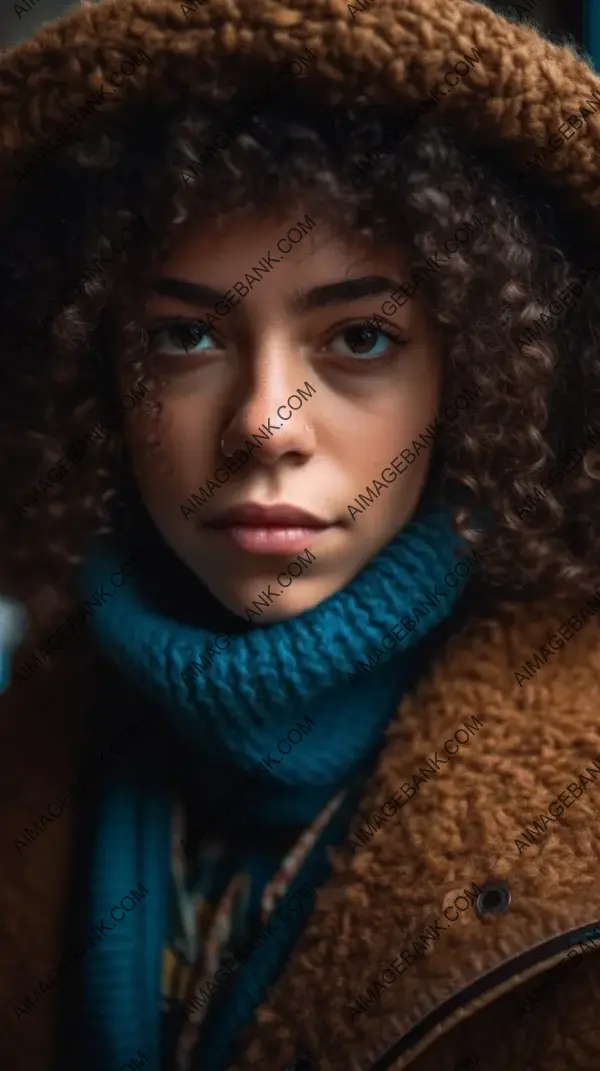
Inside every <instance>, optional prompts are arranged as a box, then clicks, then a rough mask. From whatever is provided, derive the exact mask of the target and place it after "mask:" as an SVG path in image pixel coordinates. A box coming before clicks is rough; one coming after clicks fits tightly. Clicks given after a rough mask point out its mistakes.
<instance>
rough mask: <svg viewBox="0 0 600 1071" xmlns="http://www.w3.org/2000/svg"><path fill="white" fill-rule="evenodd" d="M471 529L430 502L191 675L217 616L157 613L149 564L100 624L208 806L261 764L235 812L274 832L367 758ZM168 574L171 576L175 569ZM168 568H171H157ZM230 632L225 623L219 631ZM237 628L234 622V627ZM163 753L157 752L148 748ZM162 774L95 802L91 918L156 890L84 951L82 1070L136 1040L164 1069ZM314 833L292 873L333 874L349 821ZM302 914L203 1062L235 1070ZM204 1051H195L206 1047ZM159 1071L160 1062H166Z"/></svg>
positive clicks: (269, 949)
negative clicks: (301, 727) (241, 1039)
mask: <svg viewBox="0 0 600 1071" xmlns="http://www.w3.org/2000/svg"><path fill="white" fill-rule="evenodd" d="M460 545H461V540H460V539H459V538H458V537H457V536H456V535H455V534H454V533H453V532H452V528H451V523H450V513H449V509H446V508H440V507H437V508H430V507H427V509H424V508H423V507H422V508H421V510H420V511H419V514H418V516H416V517H415V519H414V520H413V521H412V522H411V523H410V524H409V525H408V526H407V528H406V529H404V530H403V531H402V532H401V533H399V535H398V536H396V537H395V538H394V539H393V540H392V541H391V542H390V543H389V544H388V545H387V546H386V547H385V548H384V549H383V550H382V551H381V552H380V553H379V554H378V555H377V556H376V557H375V558H374V559H373V560H372V561H371V562H370V563H369V564H368V565H367V566H366V567H365V568H364V569H363V570H362V572H361V573H360V574H359V576H357V577H356V578H355V579H354V580H353V581H352V582H351V583H350V584H349V585H348V586H347V587H346V588H345V589H344V590H343V591H340V592H337V593H336V594H334V595H333V596H331V597H330V598H328V599H326V600H325V601H324V602H323V603H321V604H320V605H319V606H317V607H316V608H314V609H313V610H310V611H308V612H306V613H304V614H302V615H301V616H299V617H297V618H294V619H291V620H288V621H283V622H278V623H275V624H272V625H267V626H262V627H260V628H257V627H249V628H247V629H245V630H244V631H241V632H240V631H239V629H238V634H237V635H236V634H235V633H234V631H233V621H232V632H231V640H232V642H231V645H230V647H229V648H228V649H227V650H224V651H223V652H222V653H220V654H219V655H218V657H215V658H214V659H213V661H212V665H210V667H209V668H208V669H207V671H206V674H205V676H201V677H199V678H198V679H196V680H191V681H189V679H188V680H187V682H184V680H183V679H182V676H181V674H182V671H184V670H185V668H186V666H187V665H188V664H189V663H190V662H192V661H194V660H197V659H198V658H199V657H200V656H201V654H202V653H203V652H204V651H206V650H207V649H208V647H209V646H210V645H212V644H213V642H214V639H215V635H216V630H214V629H213V628H211V627H210V626H209V624H208V622H206V623H204V624H202V625H197V626H196V627H192V626H191V625H190V624H189V623H188V624H185V625H184V624H181V623H180V621H178V620H177V618H176V615H175V614H171V615H165V614H164V613H163V614H162V615H161V613H160V612H159V611H158V610H157V609H155V607H154V606H153V605H152V602H151V601H150V598H149V591H150V590H151V588H152V583H151V578H152V576H153V572H155V570H153V565H154V562H153V561H152V560H147V561H146V563H145V567H144V568H140V569H139V570H138V571H137V572H135V573H134V575H133V576H132V577H131V578H130V580H129V581H128V583H127V584H125V585H124V586H123V587H122V588H121V589H120V590H119V592H118V593H117V594H116V595H115V596H114V597H113V598H111V599H108V600H107V601H106V603H105V605H104V606H103V607H102V608H101V609H99V610H98V611H97V613H96V614H95V616H94V618H93V627H94V629H95V631H96V634H97V637H98V639H99V642H100V643H101V645H102V646H103V648H104V649H105V651H106V652H107V654H108V655H109V657H110V659H111V660H112V661H113V663H114V664H115V665H116V666H117V668H118V669H119V670H120V671H121V672H122V673H123V674H124V675H125V676H127V677H129V678H130V679H131V681H132V682H133V683H134V684H135V685H136V686H137V687H138V688H139V689H140V690H141V691H142V692H143V693H145V694H146V695H147V696H148V698H149V699H151V700H153V701H154V702H155V703H156V704H157V705H158V707H159V709H160V711H161V716H162V717H164V719H165V721H166V723H167V724H168V726H169V728H170V730H171V732H172V733H173V734H174V735H175V736H176V738H178V740H179V741H180V744H181V747H182V752H185V753H187V754H188V756H191V757H192V759H193V766H194V769H195V771H196V777H195V778H194V781H195V787H196V789H197V792H198V797H197V798H198V802H199V804H201V803H202V800H204V802H205V803H206V805H207V806H209V805H212V807H213V808H214V799H215V793H216V794H217V797H218V794H219V792H220V794H221V795H222V796H224V797H226V796H227V794H228V789H229V788H230V778H231V775H232V773H233V774H235V772H236V771H237V772H238V773H239V772H247V773H250V774H254V775H256V780H255V781H252V785H251V791H250V796H249V799H248V801H246V797H245V799H244V804H243V806H240V807H239V809H236V806H235V803H234V805H233V812H232V820H234V821H235V823H236V825H237V826H238V827H239V826H240V824H243V823H247V824H248V825H249V826H250V825H252V827H253V829H254V830H256V829H260V827H261V825H262V826H263V827H264V829H265V830H268V829H273V828H275V827H276V826H278V825H281V824H282V823H288V824H289V823H294V824H296V823H302V822H309V821H310V820H312V819H313V818H314V817H315V815H316V814H317V813H318V811H319V809H320V808H321V807H322V806H323V805H324V803H326V802H327V800H328V799H329V798H330V797H331V796H332V795H333V794H334V793H335V792H336V791H338V790H339V788H340V787H344V786H346V785H350V784H351V783H352V781H353V779H354V780H355V779H356V775H357V772H358V773H360V771H361V769H363V768H364V769H366V768H367V766H368V764H369V762H370V760H371V759H372V758H374V755H375V754H376V751H377V749H378V748H379V747H380V746H381V743H382V740H383V733H384V730H385V728H386V726H387V724H388V723H389V721H390V718H391V717H392V716H393V714H394V711H395V708H396V705H397V702H398V700H399V698H400V696H401V695H402V692H403V690H404V689H405V687H406V686H407V683H408V682H409V681H410V680H411V679H412V675H413V673H414V666H415V652H414V648H415V645H416V644H417V643H418V642H419V641H420V640H422V639H423V637H424V635H425V634H426V633H427V632H428V631H430V630H431V629H433V628H434V627H435V626H436V625H438V624H439V623H440V622H441V621H442V620H443V619H444V618H445V617H447V615H448V614H449V613H450V612H451V610H452V608H453V606H454V605H455V603H456V600H457V598H458V596H459V595H460V592H461V590H462V583H463V582H460V583H459V585H458V586H457V587H456V588H453V589H452V592H451V593H450V589H449V588H448V587H447V586H446V585H443V577H444V576H445V575H446V574H447V573H448V571H449V570H451V569H452V568H453V566H454V564H455V562H456V549H457V547H459V546H460ZM130 556H131V547H126V546H123V545H119V542H118V541H116V540H111V541H110V542H109V541H106V542H104V543H103V544H100V545H99V546H98V547H97V548H96V549H95V550H94V551H93V553H92V554H91V555H90V557H89V560H88V562H87V565H86V567H85V569H84V570H83V577H82V583H83V589H84V591H85V592H86V594H87V595H88V597H89V594H90V591H91V590H92V589H98V588H99V587H100V585H102V584H103V583H104V584H107V582H108V578H109V577H110V576H111V574H114V573H115V572H116V571H117V570H118V569H119V566H120V564H121V563H122V562H123V561H125V560H127V558H128V557H130ZM166 579H167V578H166V577H165V580H166ZM161 580H162V578H161ZM436 584H438V585H439V587H440V589H443V590H444V591H447V592H448V594H447V595H446V596H445V597H444V598H442V599H440V600H439V601H438V602H436V604H435V608H433V609H430V610H429V611H428V612H427V614H426V616H425V617H424V618H423V617H421V619H420V621H419V624H418V625H417V626H416V628H414V629H413V631H412V632H410V633H409V634H408V635H407V636H406V638H405V639H404V640H403V641H402V644H401V647H400V648H398V649H396V650H393V651H390V652H387V654H388V656H389V657H388V659H387V661H386V662H385V664H383V663H382V664H381V665H379V666H378V667H377V669H376V670H375V671H374V672H371V673H370V674H368V675H367V676H363V677H361V678H359V679H358V680H357V681H356V686H355V687H353V686H352V685H351V684H350V683H349V681H348V675H349V674H350V673H352V672H354V671H355V670H356V668H357V665H358V663H359V662H361V661H362V662H365V661H366V659H367V657H368V654H369V653H370V651H371V650H372V649H373V648H376V647H378V646H380V643H381V639H382V637H383V636H384V635H385V634H386V633H387V632H388V631H389V629H390V627H391V626H392V625H397V624H398V623H399V621H400V618H401V617H402V616H404V615H406V614H408V615H410V614H411V611H412V608H413V606H419V603H420V600H423V599H426V597H427V594H428V592H430V591H432V590H433V588H434V586H435V585H436ZM219 634H223V629H222V628H220V629H219ZM225 634H227V633H225ZM307 714H310V716H311V718H312V719H313V721H314V722H315V725H316V728H315V729H314V730H313V731H312V732H311V733H310V734H308V735H307V736H306V737H305V738H304V739H303V740H302V743H301V745H299V746H298V747H297V748H295V749H294V752H293V754H291V755H290V756H289V757H287V758H285V759H283V758H282V759H281V761H280V762H278V763H275V764H273V765H272V768H270V769H266V768H265V766H264V764H263V762H262V760H263V759H264V758H265V756H267V755H269V754H271V755H273V756H274V755H275V751H274V748H275V744H276V741H277V740H278V739H280V738H281V737H282V736H283V735H284V734H285V733H286V732H287V730H288V729H289V728H290V727H291V726H293V725H294V724H295V722H296V720H301V719H303V718H305V717H306V715H307ZM153 761H154V762H156V761H160V755H158V756H157V755H155V756H154V760H153ZM171 802H172V800H170V799H169V796H168V793H166V792H165V790H164V786H162V787H161V785H159V784H156V785H155V784H154V783H153V782H152V780H151V778H150V777H149V774H148V768H144V765H143V762H142V761H141V760H140V763H139V768H138V770H137V771H136V773H135V775H134V776H132V775H131V774H129V775H127V774H126V773H125V772H124V768H121V767H117V772H116V773H114V774H113V776H112V779H111V781H110V782H107V784H106V788H105V791H104V796H103V798H102V799H101V802H100V805H99V808H98V825H97V832H96V842H95V848H94V858H93V863H92V868H91V875H90V879H91V880H90V883H89V885H90V888H91V890H92V893H91V902H90V906H89V912H90V913H89V921H90V926H92V925H93V924H94V923H96V922H99V920H100V919H101V918H102V917H103V916H104V918H105V919H106V918H108V917H109V914H108V913H109V911H110V908H111V907H112V906H113V905H116V904H119V901H120V899H121V898H122V897H123V896H124V895H126V894H127V893H128V892H129V889H130V888H136V887H137V886H138V883H139V882H140V881H141V882H143V884H144V886H145V887H146V888H147V889H148V895H147V896H146V897H145V898H144V899H143V901H141V902H140V903H139V904H138V905H137V907H136V908H135V911H132V912H131V913H130V914H128V915H126V917H125V919H124V921H122V922H120V923H119V924H118V926H116V927H115V932H114V933H110V934H107V935H106V937H104V939H103V940H102V941H101V942H100V944H99V945H98V946H97V947H96V948H95V949H94V950H93V952H89V953H88V954H87V955H86V957H85V961H84V974H85V984H84V994H85V1008H84V1011H83V1014H82V1016H81V1024H82V1034H83V1035H84V1037H85V1039H86V1066H87V1067H89V1068H90V1071H95V1069H96V1068H98V1069H100V1068H102V1071H111V1069H112V1068H113V1067H114V1068H115V1071H118V1069H119V1068H120V1066H121V1064H122V1063H125V1062H127V1060H128V1059H129V1058H130V1056H131V1054H132V1053H135V1052H136V1050H137V1048H140V1049H142V1051H143V1052H144V1054H145V1055H146V1057H147V1058H148V1060H149V1068H150V1071H159V1067H158V1042H159V989H160V956H161V952H162V944H163V941H164V936H165V925H166V905H165V898H166V883H167V875H168V867H169V857H168V851H169V818H170V809H169V808H170V805H171ZM348 819H349V814H345V815H344V816H343V817H342V816H340V818H339V819H337V816H336V820H335V821H333V822H332V829H328V830H326V831H325V833H326V835H324V836H323V837H322V838H320V841H319V842H318V843H317V845H316V846H315V849H314V851H313V853H312V854H311V856H310V857H309V859H308V860H307V862H306V864H305V867H304V868H303V870H302V871H301V873H300V875H298V878H297V879H296V880H303V881H304V880H306V874H305V871H306V872H309V871H311V872H312V871H314V868H315V867H318V868H319V880H320V881H322V880H323V879H324V877H325V876H326V857H325V848H326V846H327V843H335V842H336V839H337V838H341V836H343V832H344V830H343V829H341V828H340V829H338V828H337V827H338V826H340V823H342V824H344V828H345V824H346V823H347V820H348ZM298 918H299V920H300V921H299V922H298V923H294V924H290V928H289V929H288V930H286V932H285V933H284V934H283V935H282V936H281V938H280V939H276V938H274V939H273V941H269V942H268V944H267V945H266V946H265V947H264V948H261V949H258V950H257V951H256V953H255V954H254V955H253V956H252V960H251V962H249V963H248V964H247V965H246V966H245V967H243V968H242V969H240V971H239V972H238V973H237V974H236V975H235V977H233V978H232V979H231V981H230V984H229V986H228V990H227V1000H226V1001H225V1000H223V1001H221V1002H220V1003H221V1005H222V1007H221V1011H220V1014H221V1015H222V1016H223V1017H224V1018H223V1019H222V1020H219V1018H218V1017H216V1016H213V1017H212V1020H211V1022H210V1023H209V1024H207V1025H208V1027H209V1029H208V1031H207V1037H206V1041H205V1043H204V1048H203V1052H202V1058H201V1060H200V1062H199V1063H198V1064H197V1066H198V1067H200V1066H202V1069H203V1071H209V1069H210V1071H217V1069H219V1071H220V1069H221V1068H224V1067H226V1066H227V1063H228V1061H229V1060H230V1058H231V1055H232V1052H233V1047H234V1044H235V1038H236V1037H237V1035H238V1034H239V1031H240V1030H241V1029H242V1027H243V1026H244V1025H245V1024H246V1023H247V1022H248V1020H249V1019H250V1017H251V1015H252V1012H253V1010H254V1008H255V1007H256V1006H257V1004H258V1003H259V1002H260V1000H262V999H263V998H264V994H265V992H266V987H267V985H269V984H272V983H273V982H274V981H275V979H276V978H277V976H278V974H279V973H280V972H281V969H282V967H283V964H284V962H285V958H286V956H287V954H288V953H289V951H290V949H291V947H292V945H293V943H294V941H295V939H296V937H297V935H298V932H299V930H298V926H301V925H303V923H304V921H306V919H305V918H304V916H302V913H301V912H300V913H299V916H298ZM199 1059H200V1058H199ZM161 1071H162V1069H161Z"/></svg>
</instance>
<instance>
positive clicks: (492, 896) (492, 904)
mask: <svg viewBox="0 0 600 1071" xmlns="http://www.w3.org/2000/svg"><path fill="white" fill-rule="evenodd" d="M509 906H510V889H509V887H508V885H507V884H506V882H505V881H486V883H485V885H483V886H482V888H481V892H480V893H479V896H478V897H477V900H476V902H475V914H477V915H479V917H480V918H483V917H484V916H485V915H504V913H505V912H506V911H508V908H509Z"/></svg>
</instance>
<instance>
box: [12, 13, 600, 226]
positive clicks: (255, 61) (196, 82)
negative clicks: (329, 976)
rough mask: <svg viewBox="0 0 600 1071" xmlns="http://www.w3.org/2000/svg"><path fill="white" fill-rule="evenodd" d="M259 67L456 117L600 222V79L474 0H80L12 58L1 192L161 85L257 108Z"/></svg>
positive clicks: (171, 94)
mask: <svg viewBox="0 0 600 1071" xmlns="http://www.w3.org/2000/svg"><path fill="white" fill-rule="evenodd" d="M523 10H524V9H523ZM258 73H260V74H262V75H263V76H264V75H266V76H268V79H269V86H268V90H267V91H268V92H272V93H277V92H282V91H283V90H284V89H285V88H286V86H289V85H291V84H292V83H293V82H295V83H296V84H297V85H299V84H300V83H301V84H302V88H303V91H304V92H305V93H306V94H308V95H310V97H311V98H312V99H313V100H314V101H315V102H317V103H322V102H323V101H326V102H329V103H335V102H339V101H351V100H356V99H357V98H360V99H361V100H365V101H372V102H374V103H375V102H377V103H380V104H386V105H388V106H390V107H394V108H397V109H398V111H399V112H400V111H401V112H403V113H407V112H408V113H410V114H414V116H415V121H418V119H419V118H420V117H422V116H423V115H425V114H427V113H431V112H435V113H436V114H438V115H442V114H444V115H447V116H451V117H452V120H453V121H456V123H458V124H460V125H461V126H462V127H464V128H466V129H467V130H468V131H469V132H470V133H471V134H474V135H476V136H477V137H479V138H480V139H481V141H482V143H484V144H486V145H495V146H496V147H498V148H500V149H502V151H503V152H504V153H505V154H506V157H507V159H508V160H511V161H513V162H514V166H515V167H516V168H517V170H521V171H523V172H524V173H528V174H530V173H532V172H535V174H536V177H537V178H539V180H540V181H541V182H546V181H547V182H549V183H551V184H553V185H554V184H557V185H558V186H559V187H561V188H562V189H563V190H564V191H565V193H567V194H568V196H569V199H570V200H572V201H573V202H574V204H576V205H577V206H580V207H581V208H582V209H583V211H584V212H585V213H586V216H587V217H588V219H587V222H588V223H589V229H590V231H591V230H592V229H594V230H595V227H596V225H597V216H596V213H595V211H593V209H594V208H595V206H597V205H598V203H599V200H600V190H599V188H598V176H599V174H600V156H599V155H598V153H597V152H596V151H595V145H594V139H595V138H596V137H600V125H599V123H598V119H597V117H596V116H595V114H594V112H595V111H597V108H596V105H595V104H594V102H596V104H598V103H600V80H599V79H598V77H597V76H596V75H595V74H594V73H593V72H592V70H591V69H590V67H589V66H588V65H587V64H586V62H585V60H584V59H583V58H580V57H578V56H577V55H575V54H574V52H573V51H572V50H571V49H569V48H566V47H561V46H558V45H555V44H552V43H550V42H549V41H546V40H545V39H544V38H543V37H541V36H540V35H539V34H538V33H537V32H536V31H535V30H534V29H533V28H532V27H531V26H528V25H527V24H526V17H525V18H524V19H520V18H519V19H517V20H516V21H514V22H509V21H507V20H505V19H504V18H502V17H500V16H499V15H497V14H496V13H495V12H493V11H491V10H489V9H488V8H487V7H485V6H482V5H480V4H475V3H471V2H469V0H370V2H367V0H361V3H360V5H359V4H346V3H344V2H343V0H260V2H258V0H235V2H234V0H190V3H187V4H186V3H176V2H173V0H118V2H113V0H103V2H101V3H99V4H98V5H94V6H89V7H83V8H79V9H75V10H73V11H71V12H70V13H69V14H67V15H65V16H64V17H63V18H61V19H59V20H58V21H56V22H54V23H51V24H49V25H46V26H44V27H43V28H42V29H41V30H40V31H39V33H38V34H37V35H36V36H35V37H33V38H32V39H30V40H27V41H25V42H23V43H21V44H19V45H18V46H16V47H15V48H13V49H9V50H8V51H7V52H6V54H5V55H4V56H3V57H2V60H1V63H0V181H1V183H2V188H3V196H2V199H1V202H0V203H2V205H3V207H4V208H5V209H6V210H8V211H10V194H11V192H13V193H14V192H15V183H16V184H17V185H18V186H19V187H21V186H23V185H24V184H27V186H29V184H30V183H34V182H35V181H36V180H40V178H41V174H42V171H43V164H44V161H45V160H46V159H47V158H48V156H49V155H51V154H52V153H53V152H54V153H55V152H58V151H59V150H60V149H61V148H62V147H63V146H65V145H68V139H69V132H70V131H74V130H78V129H79V127H80V126H81V124H82V123H84V122H85V123H86V124H87V123H90V124H94V123H98V124H99V126H101V125H103V124H104V123H105V122H106V121H107V120H108V118H109V117H112V118H114V120H115V121H116V120H117V118H118V116H119V115H120V114H121V113H122V112H123V111H124V110H127V109H131V108H132V107H134V106H136V105H138V104H139V102H140V101H141V100H143V98H144V96H146V97H148V98H150V97H152V95H154V94H160V96H161V99H163V100H168V99H175V98H178V97H180V95H181V94H182V93H186V94H187V95H188V96H189V95H190V93H199V94H202V95H203V96H204V97H206V96H207V95H209V96H213V97H214V98H215V99H225V98H226V97H227V96H229V95H230V94H231V93H232V87H233V86H234V85H235V86H237V87H238V88H241V89H245V90H246V92H247V97H248V105H249V109H250V108H251V106H252V104H253V103H254V104H259V102H258V101H253V86H254V85H255V83H256V78H257V74H258ZM255 95H256V94H255V92H254V96H255ZM586 102H587V103H586ZM582 108H583V109H584V112H582ZM569 119H572V120H573V121H572V122H569ZM579 120H581V121H579ZM217 149H218V147H217Z"/></svg>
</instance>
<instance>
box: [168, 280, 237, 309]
mask: <svg viewBox="0 0 600 1071" xmlns="http://www.w3.org/2000/svg"><path fill="white" fill-rule="evenodd" d="M152 289H153V290H154V291H155V293H157V294H163V295H164V296H165V297H172V298H177V300H178V301H183V302H184V303H185V304H186V305H197V306H200V307H204V306H205V305H214V304H215V302H216V301H222V299H223V297H224V295H223V294H222V293H221V291H220V290H214V289H213V287H212V286H206V285H205V284H204V283H188V282H186V280H185V279H171V278H167V277H166V276H163V278H161V279H157V280H156V281H155V282H154V283H153V284H152Z"/></svg>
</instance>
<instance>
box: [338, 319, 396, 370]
mask: <svg viewBox="0 0 600 1071" xmlns="http://www.w3.org/2000/svg"><path fill="white" fill-rule="evenodd" d="M406 344H407V343H406V339H405V338H403V337H402V336H401V335H398V334H396V333H395V332H393V331H391V330H390V331H384V330H383V329H382V328H381V327H375V326H374V324H372V323H371V322H370V321H369V320H358V321H356V322H354V323H350V324H346V326H344V327H343V328H342V329H341V330H338V331H337V332H336V334H335V335H333V336H332V338H331V340H330V343H329V349H330V350H331V352H332V353H334V354H336V355H337V356H339V357H348V358H350V359H354V361H355V362H356V363H360V362H362V363H363V364H368V363H369V362H375V361H384V360H386V358H391V357H393V356H394V355H395V351H396V350H397V348H398V347H399V346H405V345H406Z"/></svg>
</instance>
